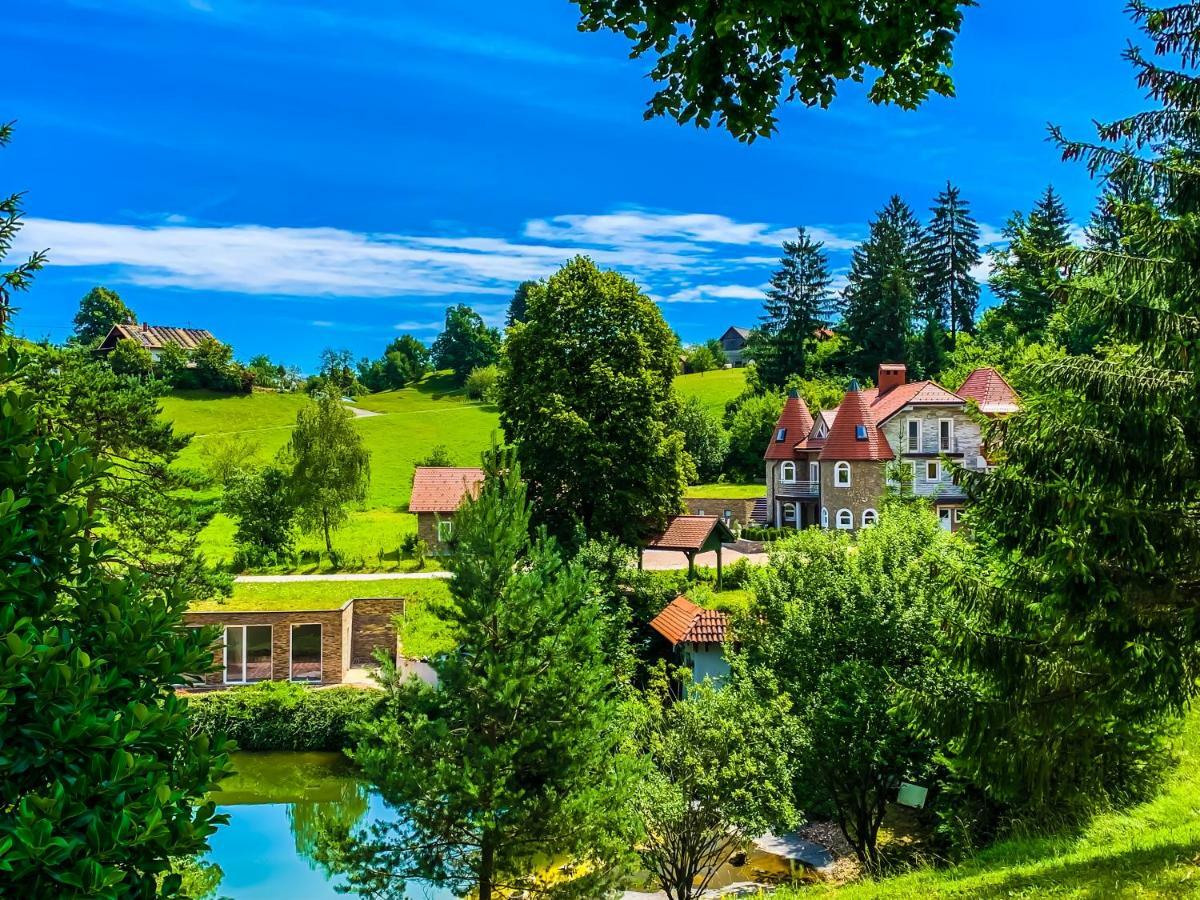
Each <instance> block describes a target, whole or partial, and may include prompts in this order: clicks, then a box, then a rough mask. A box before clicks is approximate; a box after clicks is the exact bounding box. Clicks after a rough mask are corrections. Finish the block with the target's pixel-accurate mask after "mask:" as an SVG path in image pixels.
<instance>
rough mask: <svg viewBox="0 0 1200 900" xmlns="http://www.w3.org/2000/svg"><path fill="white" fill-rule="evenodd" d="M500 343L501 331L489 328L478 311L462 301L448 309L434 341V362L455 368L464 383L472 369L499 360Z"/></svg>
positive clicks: (446, 367) (440, 367)
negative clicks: (443, 327)
mask: <svg viewBox="0 0 1200 900" xmlns="http://www.w3.org/2000/svg"><path fill="white" fill-rule="evenodd" d="M500 343H501V342H500V332H499V330H498V329H495V328H491V327H489V326H488V325H487V324H485V323H484V321H483V317H482V316H481V315H479V313H477V312H475V310H473V309H471V307H469V306H466V305H465V304H461V303H460V304H458V305H457V306H451V307H450V308H448V309H447V310H446V327H445V329H444V330H443V331H442V333H441V334H439V335H438V336H437V339H436V340H435V341H434V342H433V365H434V367H435V368H437V369H450V370H452V371H453V372H454V377H455V378H456V379H457V380H458V381H459V382H460V383H461V382H463V381H466V379H467V376H468V375H470V374H471V372H472V370H474V369H480V368H482V367H484V366H490V365H492V364H493V363H495V362H498V361H499V359H500Z"/></svg>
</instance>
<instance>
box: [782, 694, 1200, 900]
mask: <svg viewBox="0 0 1200 900" xmlns="http://www.w3.org/2000/svg"><path fill="white" fill-rule="evenodd" d="M1176 746H1177V748H1178V754H1179V765H1178V766H1177V767H1176V769H1175V770H1174V771H1173V772H1172V773H1171V775H1170V776H1169V777H1168V778H1167V780H1166V783H1165V784H1164V785H1163V790H1162V793H1161V794H1160V795H1159V796H1158V797H1157V798H1155V799H1154V800H1151V801H1149V802H1147V803H1144V804H1141V805H1139V806H1136V807H1133V808H1132V809H1129V810H1127V811H1124V812H1112V813H1106V814H1103V815H1100V816H1097V817H1096V818H1095V819H1094V820H1093V821H1092V822H1091V823H1090V824H1089V825H1088V826H1087V827H1086V828H1085V829H1084V830H1083V831H1082V832H1081V833H1079V834H1078V835H1075V836H1069V837H1049V838H1024V839H1013V840H1007V841H1002V842H1000V843H998V844H996V845H995V846H993V847H990V848H988V849H987V850H985V851H983V852H981V853H980V854H979V855H978V856H976V857H975V858H973V859H971V860H970V861H969V862H966V863H963V864H962V865H958V866H954V867H951V868H947V869H922V870H918V871H916V872H912V873H910V874H907V875H901V876H897V877H895V878H886V879H883V880H881V881H878V882H873V883H871V882H868V883H863V884H857V885H850V886H847V887H843V888H815V889H805V890H800V891H795V892H788V891H781V892H779V894H777V895H776V896H777V897H778V898H779V900H815V898H816V897H825V896H830V895H832V896H834V897H835V898H836V900H928V898H934V897H981V898H999V897H1078V898H1082V897H1087V898H1110V897H1111V898H1122V897H1130V898H1132V897H1137V898H1157V897H1163V898H1166V897H1196V896H1200V868H1198V867H1197V861H1198V859H1200V710H1197V711H1193V712H1192V713H1190V714H1189V715H1188V717H1187V719H1186V721H1185V722H1184V727H1183V731H1182V734H1181V735H1180V737H1179V740H1178V741H1177V742H1176Z"/></svg>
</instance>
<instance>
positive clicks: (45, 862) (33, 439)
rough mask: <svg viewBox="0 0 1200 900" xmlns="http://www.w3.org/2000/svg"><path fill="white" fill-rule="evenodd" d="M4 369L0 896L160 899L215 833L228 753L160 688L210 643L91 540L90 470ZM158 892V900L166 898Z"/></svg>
mask: <svg viewBox="0 0 1200 900" xmlns="http://www.w3.org/2000/svg"><path fill="white" fill-rule="evenodd" d="M22 374H23V373H22V371H21V369H20V363H19V361H18V358H17V354H16V352H15V351H14V350H12V349H11V348H10V349H9V350H8V351H7V353H6V354H5V355H4V356H3V357H2V358H0V381H2V382H3V389H4V395H3V398H2V400H0V404H2V406H3V415H0V558H2V560H3V564H2V565H0V596H3V598H4V602H3V603H0V748H2V749H0V810H3V814H2V815H0V884H2V885H3V889H2V890H3V893H4V894H5V895H11V896H24V897H74V896H89V897H117V896H119V897H134V898H149V897H155V896H158V895H159V894H160V890H159V887H158V884H157V882H158V879H159V878H160V877H161V876H164V874H165V873H166V872H167V871H168V867H169V863H170V858H171V857H172V856H187V855H191V854H195V853H199V852H201V851H203V850H204V849H205V842H206V839H207V837H208V836H209V835H210V834H211V833H212V832H213V831H214V830H215V826H216V825H218V824H220V823H221V821H222V817H220V816H217V815H216V814H215V810H214V806H213V804H212V802H211V801H208V800H206V799H205V794H206V793H207V792H208V791H210V790H212V789H213V788H215V787H216V783H217V781H218V780H219V779H220V778H221V777H222V775H223V773H224V770H225V765H226V755H225V745H224V742H223V741H222V740H221V739H219V738H218V739H215V740H211V741H210V739H209V738H207V737H204V736H197V735H194V734H193V733H192V726H191V722H190V720H189V717H188V707H187V701H186V700H184V699H183V698H181V697H177V696H176V695H175V694H174V692H173V690H172V685H173V684H177V683H179V682H181V681H183V680H184V676H185V675H187V674H199V673H202V672H205V671H207V669H208V668H209V667H210V666H211V664H212V653H211V650H210V645H211V642H212V640H213V638H214V635H213V634H212V633H211V631H209V630H202V631H189V630H186V629H184V628H183V627H182V616H183V612H184V610H185V609H186V607H187V598H186V597H185V595H183V594H182V593H181V592H179V591H178V590H174V589H172V588H170V587H166V586H163V585H157V586H156V587H158V590H156V591H155V592H154V593H149V592H147V591H146V590H145V581H144V579H143V578H142V577H141V576H138V575H124V574H115V573H114V572H120V571H121V570H122V569H123V568H124V567H123V566H122V565H121V564H120V559H119V557H117V556H114V555H113V554H112V548H111V547H110V546H108V545H107V544H105V543H104V542H102V541H97V540H95V539H94V538H93V537H92V534H91V533H92V531H94V530H95V529H96V527H97V526H98V524H99V523H98V522H97V521H96V520H95V519H94V518H93V517H92V516H90V515H89V514H88V512H87V510H86V503H87V501H88V499H89V498H90V497H91V496H92V495H93V493H94V491H96V490H97V489H98V488H99V483H100V482H99V480H100V478H101V472H102V469H103V466H102V464H99V463H97V461H96V459H95V457H93V456H92V455H91V453H90V452H89V451H88V448H87V447H86V445H85V444H83V443H81V442H80V441H79V440H78V439H77V437H76V436H75V431H76V429H75V428H73V427H67V428H59V427H55V428H53V429H52V430H47V429H46V427H45V425H44V423H43V422H42V421H41V420H40V417H39V415H38V410H37V409H36V407H35V404H34V398H35V395H34V394H33V393H32V392H31V391H30V390H29V389H28V388H27V387H25V386H24V385H23V384H21V382H20V379H21V377H22ZM178 887H179V882H178V878H177V877H171V876H167V877H165V878H163V884H162V889H161V893H162V894H163V895H173V894H175V893H176V892H177V891H178Z"/></svg>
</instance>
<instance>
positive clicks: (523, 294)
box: [504, 281, 537, 328]
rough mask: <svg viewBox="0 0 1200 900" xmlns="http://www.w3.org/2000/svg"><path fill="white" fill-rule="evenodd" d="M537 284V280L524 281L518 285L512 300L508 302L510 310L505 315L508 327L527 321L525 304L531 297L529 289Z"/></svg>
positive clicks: (505, 322) (505, 323)
mask: <svg viewBox="0 0 1200 900" xmlns="http://www.w3.org/2000/svg"><path fill="white" fill-rule="evenodd" d="M536 284H537V282H536V281H522V282H521V283H520V284H518V285H517V289H516V290H515V291H513V296H512V300H510V301H509V303H508V312H507V313H506V314H505V316H504V325H505V327H506V328H512V327H513V326H514V325H516V324H517V323H518V322H524V321H525V305H526V303H527V302H528V299H529V290H530V288H532V287H533V286H534V285H536Z"/></svg>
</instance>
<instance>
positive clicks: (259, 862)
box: [202, 752, 453, 900]
mask: <svg viewBox="0 0 1200 900" xmlns="http://www.w3.org/2000/svg"><path fill="white" fill-rule="evenodd" d="M233 763H234V768H235V769H236V770H237V774H236V775H234V776H233V777H231V778H229V779H227V780H226V781H225V783H224V786H223V789H222V790H221V791H220V792H219V793H218V794H216V796H215V799H216V801H217V803H218V810H219V811H220V812H223V813H226V814H228V815H229V824H228V825H226V826H224V827H222V828H219V829H217V833H216V834H214V835H213V836H212V837H211V838H210V839H209V844H210V845H211V847H212V849H211V850H210V852H209V853H208V854H207V855H206V856H205V857H204V859H203V860H202V862H203V863H206V864H208V863H215V864H216V865H217V866H219V867H220V870H221V873H222V874H221V880H220V884H219V885H218V886H217V888H216V893H215V895H214V896H216V897H229V898H233V900H260V898H263V900H281V898H283V900H302V898H303V900H323V898H332V897H345V896H346V895H345V894H340V893H338V892H337V891H336V890H335V885H336V884H338V883H339V881H340V879H339V878H337V877H336V876H333V877H331V876H330V875H328V874H327V873H326V872H325V871H324V870H323V869H322V868H321V867H320V866H319V865H318V864H317V863H316V862H315V861H314V860H313V851H314V849H315V845H316V838H317V824H318V820H319V819H320V818H321V817H322V816H332V817H334V818H335V819H336V820H337V821H339V822H345V823H347V824H359V825H365V824H367V823H369V822H371V821H372V820H374V819H377V818H380V817H384V816H386V815H387V809H386V807H385V806H384V804H383V802H382V801H381V800H380V799H379V797H378V796H377V795H375V794H373V793H372V792H371V791H370V790H369V789H368V788H367V787H366V785H364V784H363V783H362V782H361V781H359V780H358V779H357V778H355V777H354V773H353V770H352V769H351V767H350V765H349V763H348V762H347V761H346V759H345V757H343V756H342V755H341V754H340V753H291V752H288V753H237V754H235V755H234V758H233ZM407 896H409V897H411V898H413V900H453V895H452V894H450V893H448V892H446V891H440V890H437V889H435V888H432V887H428V886H425V885H410V887H409V890H408V895H407Z"/></svg>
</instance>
